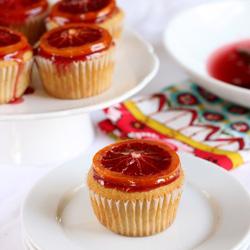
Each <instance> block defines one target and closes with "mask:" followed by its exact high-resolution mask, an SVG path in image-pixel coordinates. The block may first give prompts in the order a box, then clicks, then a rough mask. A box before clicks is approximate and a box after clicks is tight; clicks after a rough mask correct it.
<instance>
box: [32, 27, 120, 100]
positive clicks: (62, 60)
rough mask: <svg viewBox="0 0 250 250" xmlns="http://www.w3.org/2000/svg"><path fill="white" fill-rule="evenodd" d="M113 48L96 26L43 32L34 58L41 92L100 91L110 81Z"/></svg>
mask: <svg viewBox="0 0 250 250" xmlns="http://www.w3.org/2000/svg"><path fill="white" fill-rule="evenodd" d="M115 47H116V46H115V43H114V42H113V41H112V38H111V36H110V34H109V33H108V31H107V30H105V29H103V28H100V27H98V26H93V25H84V24H81V23H80V24H68V25H65V26H60V27H58V28H55V29H53V30H50V31H48V32H46V33H45V34H44V35H43V36H42V37H41V39H40V45H39V47H38V48H37V49H36V57H35V58H36V63H37V66H38V69H39V72H40V76H41V79H42V83H43V87H44V89H45V91H46V92H47V93H48V94H50V95H52V96H54V97H57V98H62V99H80V98H85V97H91V96H95V95H98V94H100V93H102V92H104V91H105V90H107V89H108V88H109V87H110V86H111V83H112V76H113V71H114V66H115Z"/></svg>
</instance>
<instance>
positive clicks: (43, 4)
mask: <svg viewBox="0 0 250 250" xmlns="http://www.w3.org/2000/svg"><path fill="white" fill-rule="evenodd" d="M47 8H48V2H47V0H1V1H0V23H1V24H3V25H9V24H16V23H22V22H24V21H25V20H26V19H28V18H31V17H33V16H37V15H39V14H41V13H43V12H44V11H45V10H47Z"/></svg>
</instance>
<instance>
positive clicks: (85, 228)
mask: <svg viewBox="0 0 250 250" xmlns="http://www.w3.org/2000/svg"><path fill="white" fill-rule="evenodd" d="M180 156H181V161H182V163H183V164H184V165H185V168H186V170H187V175H188V182H187V185H186V187H185V189H184V193H183V196H182V199H181V203H180V207H179V210H178V214H177V217H176V220H175V222H174V224H173V225H172V226H171V227H170V228H169V229H168V230H166V231H164V232H162V233H160V234H158V235H155V236H152V237H144V238H129V237H123V236H120V235H117V234H115V233H113V232H111V231H109V230H108V229H106V228H104V227H103V226H102V225H100V224H99V222H98V221H97V219H96V218H95V216H94V214H93V211H92V208H91V205H90V200H89V195H88V190H87V187H86V186H85V184H84V182H85V178H86V173H87V171H88V169H89V167H90V165H91V158H92V157H85V158H78V159H75V160H74V161H71V162H69V163H67V164H64V165H62V166H60V167H58V168H56V169H54V170H52V171H51V172H50V173H48V174H47V175H46V176H45V177H43V178H42V179H41V180H40V181H38V183H37V184H36V185H35V186H34V187H33V188H32V189H31V191H30V192H29V194H28V196H27V198H26V199H25V201H24V204H23V206H22V210H21V221H22V227H23V230H24V232H25V234H26V236H27V237H28V239H29V241H30V242H31V243H32V245H33V246H35V247H36V248H38V249H40V250H55V249H60V250H68V249H70V250H79V249H89V250H90V249H93V250H97V249H103V250H106V249H108V250H114V249H117V246H119V250H123V249H124V250H127V249H131V250H136V249H144V250H149V249H154V250H158V249H159V250H160V249H166V246H168V249H171V250H177V249H178V250H180V249H183V250H184V249H196V250H198V249H202V250H211V249H227V250H229V249H237V250H238V249H239V248H240V247H241V246H242V244H243V243H245V242H246V241H247V239H248V238H249V237H250V213H249V211H250V197H249V193H248V191H247V190H246V189H245V188H244V187H243V186H242V185H241V184H240V183H239V182H238V181H237V180H236V179H235V178H234V177H232V176H231V175H230V173H228V172H226V171H225V170H223V169H221V168H219V167H218V166H216V165H213V164H212V163H210V162H207V161H205V160H202V159H199V158H195V157H193V156H190V155H185V154H180ZM56 218H57V219H56ZM59 221H61V223H60V222H59Z"/></svg>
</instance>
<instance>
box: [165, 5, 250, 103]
mask: <svg viewBox="0 0 250 250" xmlns="http://www.w3.org/2000/svg"><path fill="white" fill-rule="evenodd" d="M244 39H250V1H248V0H233V1H220V2H213V3H207V4H202V5H199V6H196V7H193V8H190V9H187V10H185V11H183V12H181V13H179V14H178V15H177V16H176V17H174V18H173V19H172V20H171V21H170V23H169V25H168V26H167V28H166V30H165V32H164V45H165V47H166V49H167V50H168V52H169V53H170V55H171V56H172V57H173V58H174V59H175V60H176V62H177V63H178V64H179V65H180V66H181V67H182V68H183V69H184V70H185V71H186V73H187V74H188V75H189V76H190V78H191V79H192V80H194V81H195V82H196V83H197V84H199V85H201V86H203V87H204V88H206V89H207V90H208V91H210V92H212V93H214V94H216V95H217V96H219V97H221V98H223V99H225V100H228V101H230V102H234V103H237V104H239V105H242V106H245V107H249V108H250V90H248V89H244V88H241V87H237V86H234V85H231V84H228V83H225V82H222V81H219V80H216V79H215V78H213V77H211V76H209V74H208V72H207V70H206V61H207V59H208V57H209V56H210V55H211V54H212V53H213V52H214V51H215V50H216V49H217V48H219V47H221V46H223V45H226V44H229V43H232V42H236V41H240V40H244Z"/></svg>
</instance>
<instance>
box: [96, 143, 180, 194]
mask: <svg viewBox="0 0 250 250" xmlns="http://www.w3.org/2000/svg"><path fill="white" fill-rule="evenodd" d="M180 173H181V167H180V160H179V157H178V155H177V154H176V153H175V151H174V150H172V149H171V148H169V147H168V146H167V145H165V144H163V143H160V142H156V141H148V140H127V141H122V142H118V143H115V144H112V145H110V146H107V147H105V148H104V149H102V150H100V151H98V152H97V153H96V155H95V156H94V158H93V178H94V179H95V180H96V181H98V182H99V184H101V185H103V186H105V187H108V188H116V189H118V190H122V191H126V192H137V191H146V190H151V189H154V188H157V187H160V186H163V185H167V184H169V183H171V182H172V181H174V180H175V179H176V178H178V177H179V176H180Z"/></svg>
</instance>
